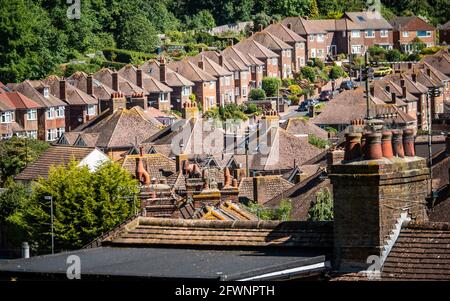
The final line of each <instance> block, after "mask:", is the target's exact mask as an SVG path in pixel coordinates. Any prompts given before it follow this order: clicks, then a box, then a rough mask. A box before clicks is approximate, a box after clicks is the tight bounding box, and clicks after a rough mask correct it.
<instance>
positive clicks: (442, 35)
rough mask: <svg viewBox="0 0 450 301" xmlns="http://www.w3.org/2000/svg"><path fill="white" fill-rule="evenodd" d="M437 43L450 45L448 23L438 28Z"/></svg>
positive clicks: (449, 24)
mask: <svg viewBox="0 0 450 301" xmlns="http://www.w3.org/2000/svg"><path fill="white" fill-rule="evenodd" d="M438 30H439V43H441V44H445V45H450V21H448V22H447V23H445V24H442V25H439V26H438Z"/></svg>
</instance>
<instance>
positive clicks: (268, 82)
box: [262, 77, 281, 97]
mask: <svg viewBox="0 0 450 301" xmlns="http://www.w3.org/2000/svg"><path fill="white" fill-rule="evenodd" d="M280 86H281V80H280V79H279V78H277V77H266V78H264V79H263V81H262V88H263V90H264V91H265V92H266V95H267V96H268V97H273V96H276V95H277V93H278V89H279V88H280Z"/></svg>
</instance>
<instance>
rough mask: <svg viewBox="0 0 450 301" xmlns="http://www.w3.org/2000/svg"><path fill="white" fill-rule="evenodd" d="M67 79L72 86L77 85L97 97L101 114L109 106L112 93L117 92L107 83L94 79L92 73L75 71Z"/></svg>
mask: <svg viewBox="0 0 450 301" xmlns="http://www.w3.org/2000/svg"><path fill="white" fill-rule="evenodd" d="M66 81H67V82H68V83H69V84H71V85H72V86H75V87H77V88H78V89H80V90H81V91H83V92H85V93H86V94H88V95H90V96H92V97H94V98H95V99H97V101H98V105H99V109H98V110H99V111H98V113H99V114H100V113H101V112H103V111H104V110H106V109H107V108H108V102H109V99H110V98H111V94H112V93H114V92H115V91H114V90H113V89H111V88H110V87H108V86H107V85H105V84H103V83H101V82H99V81H98V80H96V79H94V78H93V77H92V75H88V74H86V73H84V72H81V71H77V72H75V73H74V74H72V75H71V76H70V77H68V78H67V79H66Z"/></svg>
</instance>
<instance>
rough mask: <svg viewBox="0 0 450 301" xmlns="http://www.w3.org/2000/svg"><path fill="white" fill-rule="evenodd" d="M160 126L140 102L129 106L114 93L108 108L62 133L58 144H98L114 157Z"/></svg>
mask: <svg viewBox="0 0 450 301" xmlns="http://www.w3.org/2000/svg"><path fill="white" fill-rule="evenodd" d="M135 100H137V99H135ZM140 100H141V104H142V103H144V102H145V101H146V99H145V98H143V97H141V98H140ZM162 127H163V125H162V124H161V123H160V122H159V121H158V120H156V119H155V118H154V117H152V116H150V114H148V113H147V112H146V111H144V109H143V108H142V106H141V105H135V106H133V107H131V108H130V109H128V108H127V99H126V98H125V95H123V94H122V93H120V92H115V93H113V95H111V99H110V101H109V108H108V109H107V110H105V111H104V112H102V113H101V114H100V115H98V116H97V117H96V118H94V119H92V120H90V121H88V122H86V123H84V124H82V125H80V126H79V127H78V128H76V129H75V130H74V131H71V132H67V133H65V134H64V135H63V136H62V137H61V138H60V139H59V140H58V142H57V144H59V145H71V146H81V147H97V148H98V149H100V150H101V151H102V152H104V153H105V154H107V155H108V156H109V157H110V158H111V159H113V160H117V159H120V158H121V156H122V155H123V154H125V153H127V152H128V151H130V149H133V147H135V146H136V145H137V144H140V143H141V142H142V141H144V140H145V139H147V138H148V137H150V136H152V135H154V134H155V133H157V132H158V131H159V130H160V129H161V128H162Z"/></svg>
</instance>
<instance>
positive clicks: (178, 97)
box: [139, 57, 195, 111]
mask: <svg viewBox="0 0 450 301" xmlns="http://www.w3.org/2000/svg"><path fill="white" fill-rule="evenodd" d="M139 68H140V69H141V70H143V71H144V73H146V74H148V75H150V76H151V77H153V78H156V79H157V80H159V81H160V82H162V83H163V84H165V85H166V86H168V87H170V88H171V89H172V93H170V103H171V108H172V109H174V110H178V111H181V110H182V107H183V104H184V103H186V102H188V101H189V96H190V95H191V94H192V88H193V87H194V85H195V84H194V83H193V82H191V81H190V80H188V79H187V78H185V77H184V76H183V75H181V74H180V73H177V72H175V71H173V70H172V69H170V68H169V67H168V66H167V63H166V60H165V58H164V57H161V59H160V60H159V61H158V60H149V61H147V62H145V63H144V64H143V65H142V66H140V67H139Z"/></svg>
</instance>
